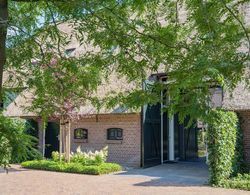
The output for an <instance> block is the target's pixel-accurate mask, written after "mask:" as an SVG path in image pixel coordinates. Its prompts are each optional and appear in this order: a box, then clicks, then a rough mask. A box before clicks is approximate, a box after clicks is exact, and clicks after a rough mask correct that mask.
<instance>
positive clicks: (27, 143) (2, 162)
mask: <svg viewBox="0 0 250 195" xmlns="http://www.w3.org/2000/svg"><path fill="white" fill-rule="evenodd" d="M36 143H37V139H36V138H35V137H33V136H30V135H27V134H26V133H25V123H24V121H22V120H17V119H10V118H7V117H4V116H3V115H2V114H0V166H3V167H7V166H8V164H9V163H10V162H11V163H18V162H22V161H25V160H29V159H34V158H38V159H39V158H41V154H40V153H39V152H38V150H37V149H35V145H36Z"/></svg>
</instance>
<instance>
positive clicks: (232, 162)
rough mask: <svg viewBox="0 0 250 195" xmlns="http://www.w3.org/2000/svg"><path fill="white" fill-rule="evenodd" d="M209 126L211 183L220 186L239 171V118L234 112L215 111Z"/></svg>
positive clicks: (211, 115) (212, 113) (211, 114)
mask: <svg viewBox="0 0 250 195" xmlns="http://www.w3.org/2000/svg"><path fill="white" fill-rule="evenodd" d="M208 125H209V126H208V132H207V140H208V166H209V182H210V184H213V185H220V184H222V183H223V182H224V181H225V180H227V179H229V177H230V176H231V175H232V173H233V171H234V170H237V169H238V168H236V167H237V161H236V159H237V158H238V157H237V153H236V147H237V135H238V133H237V131H238V118H237V115H236V114H235V113H234V112H228V111H224V110H213V111H212V112H211V113H210V120H209V123H208Z"/></svg>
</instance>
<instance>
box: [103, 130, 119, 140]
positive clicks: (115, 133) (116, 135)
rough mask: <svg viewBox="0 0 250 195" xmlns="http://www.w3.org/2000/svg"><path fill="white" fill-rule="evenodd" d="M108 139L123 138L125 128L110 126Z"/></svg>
mask: <svg viewBox="0 0 250 195" xmlns="http://www.w3.org/2000/svg"><path fill="white" fill-rule="evenodd" d="M107 140H123V129H121V128H108V129H107Z"/></svg>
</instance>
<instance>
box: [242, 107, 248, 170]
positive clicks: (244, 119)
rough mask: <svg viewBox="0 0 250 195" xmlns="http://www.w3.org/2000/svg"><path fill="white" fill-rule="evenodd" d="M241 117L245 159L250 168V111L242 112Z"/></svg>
mask: <svg viewBox="0 0 250 195" xmlns="http://www.w3.org/2000/svg"><path fill="white" fill-rule="evenodd" d="M239 115H240V120H241V121H240V123H241V128H242V130H243V145H244V158H245V161H246V163H247V164H248V166H249V167H250V111H241V112H239Z"/></svg>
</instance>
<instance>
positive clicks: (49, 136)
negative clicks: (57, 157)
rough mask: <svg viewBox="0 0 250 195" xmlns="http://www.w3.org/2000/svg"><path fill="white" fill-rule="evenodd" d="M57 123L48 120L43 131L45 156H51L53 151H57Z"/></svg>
mask: <svg viewBox="0 0 250 195" xmlns="http://www.w3.org/2000/svg"><path fill="white" fill-rule="evenodd" d="M59 128H60V127H59V124H58V123H55V122H48V125H47V127H46V133H45V157H46V158H51V153H52V152H53V151H59V140H58V135H59Z"/></svg>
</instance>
